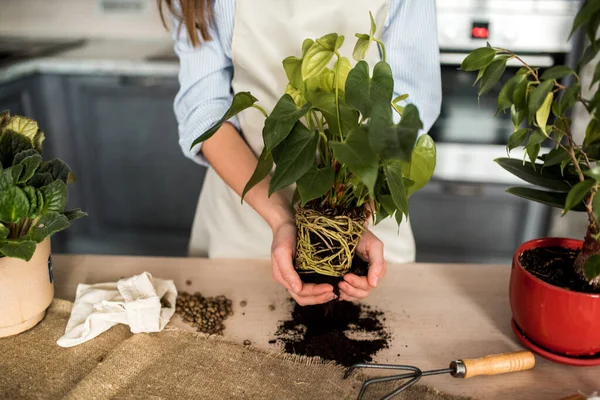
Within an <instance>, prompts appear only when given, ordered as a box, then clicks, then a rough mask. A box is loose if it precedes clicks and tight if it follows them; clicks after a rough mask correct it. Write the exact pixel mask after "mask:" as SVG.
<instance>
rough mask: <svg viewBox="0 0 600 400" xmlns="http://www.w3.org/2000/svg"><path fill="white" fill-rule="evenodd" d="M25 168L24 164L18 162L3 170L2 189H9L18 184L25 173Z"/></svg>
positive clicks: (0, 185) (1, 177) (0, 182)
mask: <svg viewBox="0 0 600 400" xmlns="http://www.w3.org/2000/svg"><path fill="white" fill-rule="evenodd" d="M23 168H24V167H23V165H22V164H17V165H14V166H12V167H9V168H6V169H5V170H3V171H2V174H1V175H0V190H7V189H9V188H10V187H12V186H14V185H16V184H17V182H18V180H19V177H20V176H21V174H22V173H23Z"/></svg>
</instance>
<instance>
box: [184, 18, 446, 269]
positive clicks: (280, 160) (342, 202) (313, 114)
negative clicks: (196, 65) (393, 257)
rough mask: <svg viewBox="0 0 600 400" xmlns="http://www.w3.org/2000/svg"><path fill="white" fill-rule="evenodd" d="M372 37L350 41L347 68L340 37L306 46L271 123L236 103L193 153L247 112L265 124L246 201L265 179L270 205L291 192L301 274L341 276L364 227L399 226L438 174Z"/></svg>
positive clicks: (290, 61) (248, 99) (244, 97)
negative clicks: (386, 222)
mask: <svg viewBox="0 0 600 400" xmlns="http://www.w3.org/2000/svg"><path fill="white" fill-rule="evenodd" d="M375 32H376V25H375V22H374V20H373V16H372V15H371V28H370V32H369V33H365V34H356V37H357V41H356V44H355V46H354V49H353V52H352V58H353V60H352V61H351V60H350V59H349V58H347V57H344V56H342V55H341V54H340V49H341V48H342V46H343V45H344V36H341V35H338V34H337V33H330V34H327V35H325V36H323V37H320V38H317V39H315V40H313V39H306V40H305V41H304V42H303V43H302V46H301V48H299V49H298V54H296V55H290V56H289V57H287V58H285V59H284V60H283V62H282V66H283V70H284V71H282V72H285V74H286V76H287V79H288V81H289V82H288V84H287V87H286V88H285V93H282V95H281V98H279V100H278V101H277V103H276V104H275V106H274V108H273V109H272V110H271V111H270V113H268V112H267V111H266V110H264V109H263V108H262V107H261V106H260V105H259V104H258V103H257V102H258V99H256V98H255V97H254V96H253V95H252V94H251V93H249V92H241V93H236V94H235V95H234V97H233V101H232V104H231V107H230V108H229V110H228V111H227V112H226V113H225V115H224V116H223V118H222V119H221V120H220V121H218V122H217V123H216V124H214V125H213V126H212V127H211V128H210V129H209V130H207V131H206V132H205V133H203V134H202V135H201V136H200V137H198V138H197V139H196V140H195V141H194V143H193V144H192V147H194V146H195V145H196V144H197V143H200V142H203V141H205V140H207V139H209V138H210V137H211V136H212V135H213V134H214V133H215V132H217V130H218V129H219V128H220V126H221V125H222V124H223V123H224V122H225V121H227V120H228V119H230V118H231V117H233V116H234V115H236V114H238V113H240V112H242V111H244V110H246V109H249V108H255V109H258V110H259V111H260V112H262V113H263V114H264V116H265V123H264V126H263V130H262V137H263V142H264V148H263V149H262V152H261V153H260V155H259V157H258V164H257V166H256V169H255V171H254V173H253V175H252V176H251V178H250V180H249V181H248V183H247V185H246V187H245V188H244V191H243V194H242V201H243V198H244V196H245V194H246V193H247V192H248V191H249V190H250V189H251V188H252V187H254V186H255V185H256V184H257V183H258V182H260V181H262V180H263V179H265V177H267V175H269V174H270V173H272V177H271V180H270V184H269V196H271V195H272V194H273V193H275V192H277V191H279V190H281V189H283V188H286V187H288V186H290V185H295V190H294V196H293V203H294V205H295V206H296V225H297V227H298V237H297V238H298V240H297V242H298V244H297V249H296V259H295V265H296V268H297V270H298V271H300V272H305V273H310V272H316V273H320V274H323V275H329V276H335V277H339V276H342V275H343V274H345V273H346V272H347V271H348V270H349V268H350V266H351V261H352V257H353V254H354V249H355V247H356V244H357V242H358V239H359V238H360V236H361V234H362V232H363V231H364V229H365V221H368V219H369V218H372V219H373V222H374V224H378V223H379V222H381V221H382V220H383V219H385V218H395V220H396V221H397V223H398V224H400V223H401V222H402V220H403V218H405V217H408V199H409V197H410V196H411V195H412V194H413V193H414V192H416V191H417V190H419V189H421V188H422V187H423V186H425V184H426V183H427V182H428V181H429V179H430V178H431V176H432V174H433V171H434V168H435V161H436V150H435V145H434V142H433V140H432V139H431V137H430V136H428V135H426V134H423V135H421V136H419V130H420V129H421V128H422V127H423V124H422V122H421V119H420V117H419V111H418V109H417V107H416V106H415V105H413V104H405V103H406V102H404V103H403V104H405V105H402V104H401V103H402V102H403V101H404V100H405V99H406V98H407V97H408V95H401V96H398V97H396V98H394V79H393V77H392V70H391V68H390V65H389V64H388V63H387V62H386V52H385V46H384V44H383V43H382V42H381V41H380V40H379V39H378V38H377V37H376V36H375ZM373 43H375V45H376V46H378V50H379V51H380V55H381V60H380V61H379V62H377V63H376V64H375V65H374V66H373V68H371V66H369V64H368V63H367V61H365V57H366V55H367V53H368V51H369V48H370V46H371V45H373ZM299 47H300V46H299ZM393 113H397V116H396V118H395V117H394V114H393ZM395 119H396V120H398V122H397V123H396V122H395Z"/></svg>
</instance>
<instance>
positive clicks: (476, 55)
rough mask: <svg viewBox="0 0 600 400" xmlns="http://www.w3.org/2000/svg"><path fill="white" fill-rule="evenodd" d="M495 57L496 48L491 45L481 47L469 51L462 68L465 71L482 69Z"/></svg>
mask: <svg viewBox="0 0 600 400" xmlns="http://www.w3.org/2000/svg"><path fill="white" fill-rule="evenodd" d="M494 57H496V50H494V49H493V48H491V47H480V48H478V49H475V50H473V51H472V52H471V53H469V55H468V56H467V57H466V58H465V59H464V60H463V62H462V64H461V65H460V69H462V70H464V71H475V70H478V69H481V68H483V67H486V66H487V65H489V64H490V63H491V62H492V60H494Z"/></svg>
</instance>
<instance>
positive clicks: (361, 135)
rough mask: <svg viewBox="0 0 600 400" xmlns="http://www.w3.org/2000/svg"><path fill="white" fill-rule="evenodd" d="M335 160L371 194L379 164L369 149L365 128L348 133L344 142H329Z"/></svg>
mask: <svg viewBox="0 0 600 400" xmlns="http://www.w3.org/2000/svg"><path fill="white" fill-rule="evenodd" d="M329 146H330V147H331V149H332V150H333V154H334V156H335V159H336V160H337V161H339V162H340V163H342V164H344V165H346V166H347V167H348V169H349V170H350V171H351V172H352V173H353V174H354V175H356V176H358V177H359V178H360V180H361V181H362V182H363V183H364V184H365V186H366V187H367V189H368V190H369V193H371V194H373V191H374V187H375V182H376V181H377V171H378V168H379V163H378V160H377V156H376V155H375V153H373V151H372V150H371V148H370V147H369V138H368V133H367V128H366V127H365V126H364V125H363V126H361V127H358V128H355V129H354V130H352V131H350V133H349V134H348V137H347V138H346V141H345V142H344V143H340V142H329Z"/></svg>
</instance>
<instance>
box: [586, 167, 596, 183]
mask: <svg viewBox="0 0 600 400" xmlns="http://www.w3.org/2000/svg"><path fill="white" fill-rule="evenodd" d="M583 174H584V175H585V176H589V177H590V178H593V179H595V180H597V181H600V166H596V167H593V168H591V169H587V170H584V171H583Z"/></svg>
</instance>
